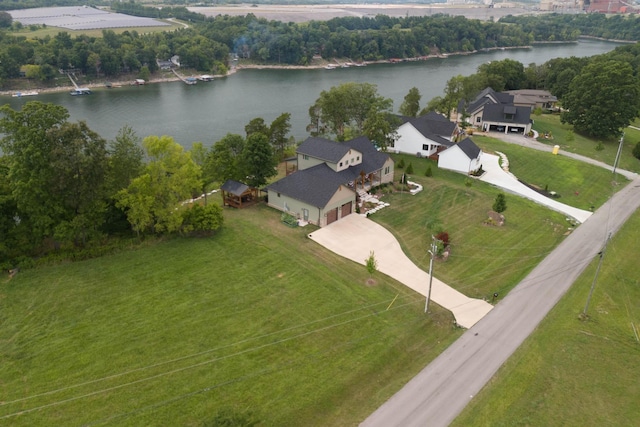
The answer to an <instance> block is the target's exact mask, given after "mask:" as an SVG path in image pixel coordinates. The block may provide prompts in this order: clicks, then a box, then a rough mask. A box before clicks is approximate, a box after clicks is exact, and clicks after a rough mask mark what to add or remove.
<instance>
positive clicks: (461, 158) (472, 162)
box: [438, 145, 482, 174]
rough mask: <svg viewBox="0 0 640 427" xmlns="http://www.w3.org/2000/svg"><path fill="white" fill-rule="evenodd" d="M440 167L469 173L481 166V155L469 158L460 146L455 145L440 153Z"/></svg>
mask: <svg viewBox="0 0 640 427" xmlns="http://www.w3.org/2000/svg"><path fill="white" fill-rule="evenodd" d="M480 155H482V152H481V153H480ZM438 168H440V169H448V170H452V171H455V172H460V173H464V174H468V173H469V172H474V171H476V170H478V169H479V168H480V156H478V158H476V159H469V157H467V155H466V154H464V152H463V151H462V150H461V149H460V147H458V146H457V145H454V146H453V147H449V148H448V149H446V150H445V151H443V152H441V153H440V156H439V157H438Z"/></svg>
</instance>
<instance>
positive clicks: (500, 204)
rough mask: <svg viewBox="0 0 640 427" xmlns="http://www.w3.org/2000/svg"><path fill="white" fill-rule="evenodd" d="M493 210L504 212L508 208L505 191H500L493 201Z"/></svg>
mask: <svg viewBox="0 0 640 427" xmlns="http://www.w3.org/2000/svg"><path fill="white" fill-rule="evenodd" d="M493 210H494V211H496V212H498V213H502V212H504V211H506V210H507V199H506V197H505V195H504V193H498V195H497V196H496V200H495V201H494V202H493Z"/></svg>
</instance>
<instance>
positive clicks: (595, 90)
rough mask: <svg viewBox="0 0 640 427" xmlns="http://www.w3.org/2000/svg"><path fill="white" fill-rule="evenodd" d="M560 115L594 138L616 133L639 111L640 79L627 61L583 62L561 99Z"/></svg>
mask: <svg viewBox="0 0 640 427" xmlns="http://www.w3.org/2000/svg"><path fill="white" fill-rule="evenodd" d="M562 105H563V107H564V108H565V111H563V113H562V115H561V116H560V119H561V121H562V122H563V123H570V124H572V125H573V127H574V129H575V130H576V131H578V132H584V133H586V134H587V135H590V136H593V137H596V138H608V137H616V136H619V135H620V134H621V133H622V130H623V129H624V128H626V127H627V126H629V124H630V123H631V122H632V121H633V119H634V118H636V117H638V112H639V111H640V80H639V79H638V76H636V75H634V72H633V68H632V67H631V65H630V64H629V63H628V62H622V61H617V60H608V59H599V60H594V61H592V62H591V63H589V64H588V65H587V66H585V67H584V68H583V69H582V71H581V72H580V74H579V75H578V76H576V78H575V79H573V81H572V82H571V84H570V85H569V91H568V93H567V94H566V95H565V97H564V98H563V99H562Z"/></svg>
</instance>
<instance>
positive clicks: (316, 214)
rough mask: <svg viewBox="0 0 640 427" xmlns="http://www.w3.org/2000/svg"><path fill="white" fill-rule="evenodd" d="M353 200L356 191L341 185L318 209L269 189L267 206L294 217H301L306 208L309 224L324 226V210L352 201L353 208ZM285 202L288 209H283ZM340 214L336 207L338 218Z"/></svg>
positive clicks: (325, 218)
mask: <svg viewBox="0 0 640 427" xmlns="http://www.w3.org/2000/svg"><path fill="white" fill-rule="evenodd" d="M355 201H356V193H355V192H354V191H353V190H351V189H350V188H348V187H346V186H344V185H341V186H340V187H339V188H338V190H337V191H336V193H335V194H334V195H333V197H331V199H330V200H329V202H328V203H327V206H325V207H324V208H323V209H318V208H317V207H315V206H311V205H308V204H306V203H304V202H301V201H300V200H297V199H293V198H291V197H287V196H285V195H284V194H280V197H278V193H277V192H275V191H269V203H268V206H270V207H272V208H275V209H277V210H279V211H282V212H285V211H286V212H288V213H290V214H291V215H293V216H295V217H296V218H299V219H303V217H304V212H303V209H307V210H308V211H309V222H310V223H311V224H315V225H317V226H320V227H324V226H325V225H327V217H326V215H325V214H326V212H328V211H330V210H331V209H335V208H339V207H341V206H342V205H344V204H345V203H349V202H353V207H352V208H353V209H355ZM285 204H286V207H287V208H288V210H285ZM341 215H342V211H341V210H340V209H338V219H340V216H341Z"/></svg>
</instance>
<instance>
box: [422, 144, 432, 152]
mask: <svg viewBox="0 0 640 427" xmlns="http://www.w3.org/2000/svg"><path fill="white" fill-rule="evenodd" d="M422 149H423V150H424V151H429V149H430V148H429V144H422Z"/></svg>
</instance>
